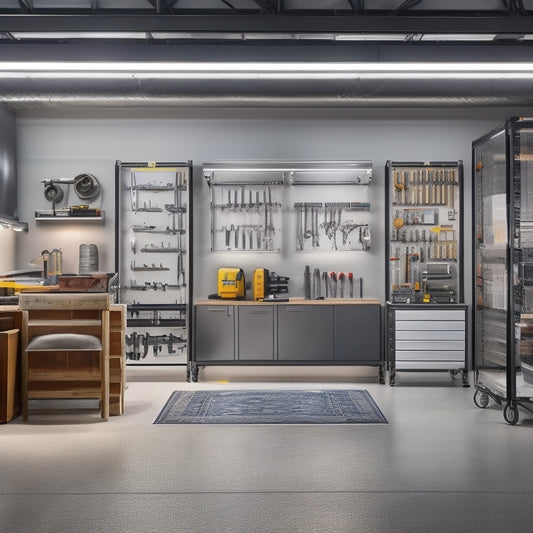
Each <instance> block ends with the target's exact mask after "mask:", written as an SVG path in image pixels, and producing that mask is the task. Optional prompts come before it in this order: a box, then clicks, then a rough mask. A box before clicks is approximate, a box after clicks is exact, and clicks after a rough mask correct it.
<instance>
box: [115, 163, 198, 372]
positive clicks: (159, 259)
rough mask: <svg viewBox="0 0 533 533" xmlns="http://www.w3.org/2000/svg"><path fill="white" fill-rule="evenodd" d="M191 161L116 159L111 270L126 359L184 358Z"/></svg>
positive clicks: (146, 361)
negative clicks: (116, 281) (122, 308)
mask: <svg viewBox="0 0 533 533" xmlns="http://www.w3.org/2000/svg"><path fill="white" fill-rule="evenodd" d="M191 176H192V163H191V162H188V163H124V162H121V161H117V163H116V187H117V191H116V198H117V206H116V211H115V212H116V220H115V232H116V256H115V257H116V269H117V272H119V273H120V301H121V302H122V303H126V304H127V319H126V362H127V363H128V364H183V365H185V364H187V361H188V351H189V338H190V335H189V330H190V324H191V310H190V301H191V294H192V287H191V286H192V280H191V273H192V268H191V261H192V250H191V247H192V240H191V238H190V235H191V221H192V213H191V207H192V202H191V199H192V186H191Z"/></svg>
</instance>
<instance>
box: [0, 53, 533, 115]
mask: <svg viewBox="0 0 533 533" xmlns="http://www.w3.org/2000/svg"><path fill="white" fill-rule="evenodd" d="M35 64H36V63H32V65H35ZM6 65H8V66H6ZM9 65H15V63H2V62H0V104H1V105H3V106H5V107H9V108H12V109H28V108H36V107H68V108H81V107H110V106H111V107H125V106H132V107H133V106H135V107H139V106H140V107H146V106H159V107H167V106H169V107H189V106H194V107H213V106H225V107H237V106H238V107H242V106H250V107H455V106H458V107H465V106H466V107H473V106H513V107H516V106H533V63H524V64H514V65H512V64H511V65H508V64H502V63H486V64H479V63H467V64H464V63H462V64H461V63H453V64H449V63H446V64H444V63H432V64H428V63H414V64H408V63H387V64H384V63H366V64H362V63H357V64H350V63H349V64H344V63H294V64H292V63H289V64H287V63H280V64H278V65H279V66H280V67H281V68H280V69H277V68H276V67H274V66H273V64H272V63H246V64H241V63H231V64H223V63H199V64H198V66H195V65H196V64H194V63H187V64H185V65H186V68H185V71H182V70H179V69H178V70H176V68H177V67H175V65H176V64H170V67H171V68H169V67H168V65H167V64H162V66H161V68H162V70H160V71H159V70H158V69H157V66H158V64H157V63H144V64H143V65H145V67H143V68H144V69H145V70H143V68H138V69H135V68H133V67H130V66H129V65H131V63H130V64H127V67H124V64H123V63H118V64H117V65H118V71H117V70H114V69H112V68H111V67H107V65H109V64H107V63H104V64H102V65H103V66H104V68H103V70H100V66H99V65H98V64H95V63H92V64H91V63H88V64H87V65H92V66H90V67H89V66H85V64H70V66H71V67H73V69H74V71H71V70H68V69H66V68H65V66H64V65H65V63H55V64H54V66H53V67H54V68H51V69H49V70H46V69H45V70H44V71H43V69H42V67H39V68H38V71H34V70H32V69H31V67H30V66H29V65H30V64H29V63H28V67H27V70H24V69H25V65H26V64H25V63H16V65H17V66H18V67H19V69H20V70H16V69H15V70H14V67H10V66H9ZM37 65H41V63H37ZM56 65H59V66H56ZM146 65H147V67H146ZM165 65H167V66H166V67H165ZM182 65H183V64H182ZM223 65H226V66H228V65H229V66H228V68H227V69H226V68H223ZM231 65H233V67H232V68H233V70H232V68H230V66H231ZM234 65H237V67H235V66H234ZM265 65H266V66H265ZM311 65H313V68H311ZM244 66H246V67H247V68H244ZM445 66H446V68H444V67H445ZM163 67H165V68H163ZM211 68H213V69H214V70H210V69H211ZM502 68H503V70H501V69H502ZM6 69H7V70H6ZM321 69H325V70H321ZM454 69H457V70H454Z"/></svg>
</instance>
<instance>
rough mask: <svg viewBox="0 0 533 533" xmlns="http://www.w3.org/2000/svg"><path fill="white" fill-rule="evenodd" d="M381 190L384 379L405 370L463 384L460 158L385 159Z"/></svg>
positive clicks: (465, 374) (392, 378) (465, 364)
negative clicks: (386, 373)
mask: <svg viewBox="0 0 533 533" xmlns="http://www.w3.org/2000/svg"><path fill="white" fill-rule="evenodd" d="M385 190H386V226H385V227H386V229H385V232H386V234H385V237H386V295H387V310H386V316H387V319H386V333H387V355H388V366H389V370H390V375H389V382H390V385H395V383H396V372H397V371H400V370H405V371H449V373H450V375H451V377H452V378H454V379H455V377H456V376H457V374H458V373H459V372H462V378H463V385H464V386H468V384H469V382H468V370H467V368H468V361H467V353H468V350H467V343H466V332H467V324H468V322H467V317H466V306H465V305H464V304H463V303H462V302H463V275H462V272H463V239H462V235H463V164H462V161H438V162H437V161H434V162H395V161H387V165H386V185H385Z"/></svg>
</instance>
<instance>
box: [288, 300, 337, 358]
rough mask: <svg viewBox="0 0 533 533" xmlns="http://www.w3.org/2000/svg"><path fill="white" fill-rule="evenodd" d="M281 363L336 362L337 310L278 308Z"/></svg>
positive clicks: (308, 306) (302, 307)
mask: <svg viewBox="0 0 533 533" xmlns="http://www.w3.org/2000/svg"><path fill="white" fill-rule="evenodd" d="M278 359H279V360H283V361H331V360H333V306H331V305H280V306H278Z"/></svg>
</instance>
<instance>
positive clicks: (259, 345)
mask: <svg viewBox="0 0 533 533" xmlns="http://www.w3.org/2000/svg"><path fill="white" fill-rule="evenodd" d="M238 312H239V334H238V338H239V347H238V358H239V359H240V360H260V359H262V360H270V361H272V360H273V359H274V306H273V305H263V304H261V305H241V306H239V311H238Z"/></svg>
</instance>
